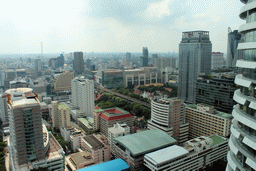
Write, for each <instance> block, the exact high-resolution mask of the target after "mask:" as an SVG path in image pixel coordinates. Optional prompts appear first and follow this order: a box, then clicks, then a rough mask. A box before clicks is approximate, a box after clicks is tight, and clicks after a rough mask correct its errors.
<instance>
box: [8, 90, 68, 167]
mask: <svg viewBox="0 0 256 171" xmlns="http://www.w3.org/2000/svg"><path fill="white" fill-rule="evenodd" d="M5 93H6V94H7V98H8V114H9V118H10V139H9V143H8V146H9V147H8V148H9V155H10V166H11V170H14V171H29V170H31V169H33V168H38V167H47V168H48V169H49V170H55V169H56V170H63V169H64V164H63V162H64V154H65V153H64V152H63V149H62V148H61V146H60V145H59V143H58V142H57V141H56V139H55V138H54V137H53V135H52V134H50V133H48V131H47V129H46V126H45V125H44V124H42V114H41V111H40V102H39V100H38V95H37V94H36V93H33V92H32V89H31V88H19V89H9V90H7V91H6V92H5Z"/></svg>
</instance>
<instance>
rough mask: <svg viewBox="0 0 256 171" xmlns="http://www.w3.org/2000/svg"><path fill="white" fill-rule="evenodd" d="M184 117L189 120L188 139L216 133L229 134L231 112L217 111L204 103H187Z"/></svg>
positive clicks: (224, 135)
mask: <svg viewBox="0 0 256 171" xmlns="http://www.w3.org/2000/svg"><path fill="white" fill-rule="evenodd" d="M186 119H187V121H188V122H189V139H191V138H196V137H199V136H210V135H212V134H217V135H220V136H222V137H229V136H230V126H231V121H232V119H233V117H232V115H231V114H228V113H223V112H218V111H216V110H215V109H214V107H213V106H209V105H205V104H197V105H187V106H186Z"/></svg>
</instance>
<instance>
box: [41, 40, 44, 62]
mask: <svg viewBox="0 0 256 171" xmlns="http://www.w3.org/2000/svg"><path fill="white" fill-rule="evenodd" d="M43 58H44V45H43V42H41V59H43Z"/></svg>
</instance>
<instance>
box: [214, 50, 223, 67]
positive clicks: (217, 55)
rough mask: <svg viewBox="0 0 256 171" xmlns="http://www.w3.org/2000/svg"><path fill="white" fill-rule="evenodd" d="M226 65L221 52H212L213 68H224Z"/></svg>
mask: <svg viewBox="0 0 256 171" xmlns="http://www.w3.org/2000/svg"><path fill="white" fill-rule="evenodd" d="M223 66H224V57H223V53H221V52H212V66H211V69H217V68H222V67H223Z"/></svg>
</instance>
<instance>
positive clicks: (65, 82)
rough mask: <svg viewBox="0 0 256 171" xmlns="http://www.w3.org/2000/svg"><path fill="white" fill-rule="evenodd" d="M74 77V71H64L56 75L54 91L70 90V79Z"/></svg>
mask: <svg viewBox="0 0 256 171" xmlns="http://www.w3.org/2000/svg"><path fill="white" fill-rule="evenodd" d="M73 78H74V73H73V72H69V71H65V72H63V73H61V74H59V75H58V76H56V78H55V81H54V91H55V92H58V91H65V90H71V80H72V79H73Z"/></svg>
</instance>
